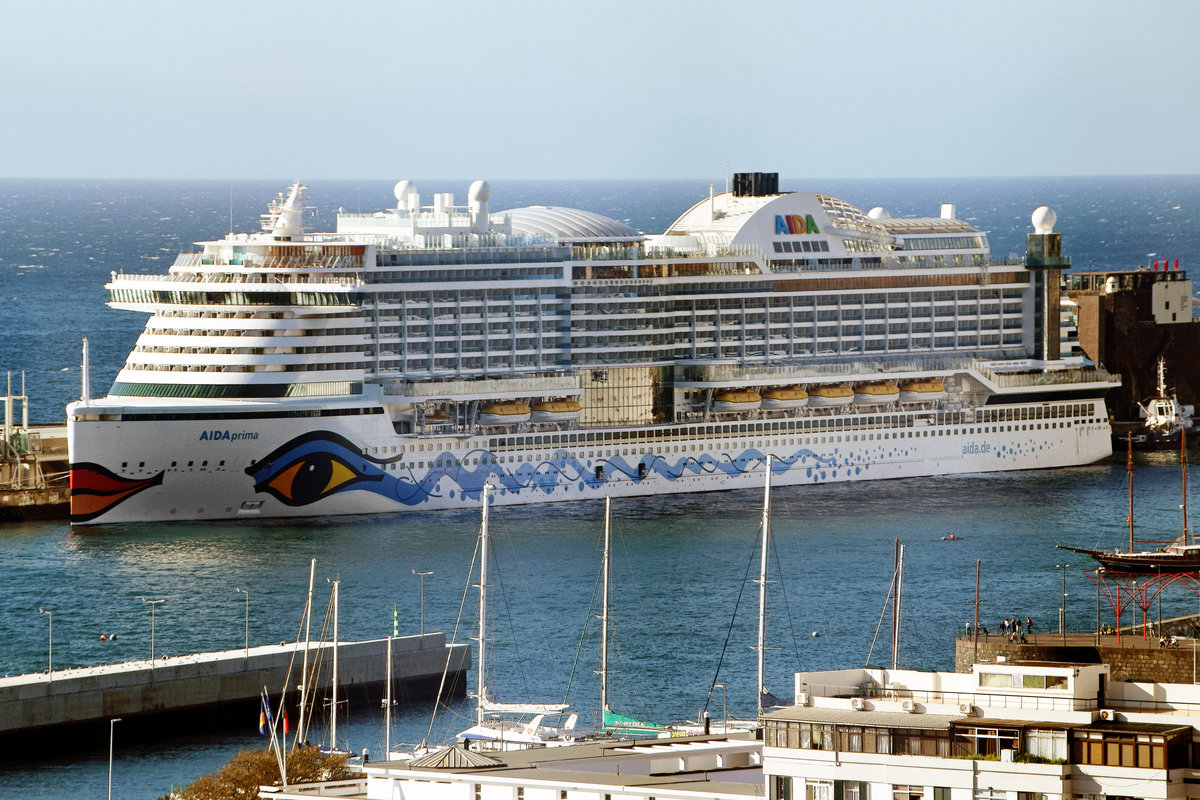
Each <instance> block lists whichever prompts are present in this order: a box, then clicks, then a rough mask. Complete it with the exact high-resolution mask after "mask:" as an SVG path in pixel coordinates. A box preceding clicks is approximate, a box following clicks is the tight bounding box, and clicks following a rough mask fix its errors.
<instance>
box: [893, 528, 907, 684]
mask: <svg viewBox="0 0 1200 800" xmlns="http://www.w3.org/2000/svg"><path fill="white" fill-rule="evenodd" d="M903 589H904V545H903V544H901V543H900V540H899V539H897V540H896V593H895V595H894V596H893V599H892V669H899V656H900V609H901V595H902V593H903Z"/></svg>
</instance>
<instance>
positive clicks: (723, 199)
mask: <svg viewBox="0 0 1200 800" xmlns="http://www.w3.org/2000/svg"><path fill="white" fill-rule="evenodd" d="M304 188H305V187H304V186H303V185H301V184H298V183H297V184H295V185H293V186H291V187H290V188H289V189H288V191H287V192H285V193H283V194H281V195H280V196H279V198H278V199H277V200H276V201H275V202H273V203H272V204H271V205H270V208H269V212H268V213H267V214H266V215H264V217H263V231H262V232H260V233H255V234H230V235H228V236H226V237H225V238H223V239H219V240H215V241H210V242H202V243H199V246H200V250H199V252H193V253H186V254H182V255H180V256H179V257H178V258H177V259H176V261H175V263H174V264H173V265H172V267H171V268H170V270H169V271H168V273H167V274H166V275H130V274H123V273H114V274H113V276H112V280H111V281H110V282H109V283H108V285H107V288H108V290H109V292H110V296H111V300H110V305H112V306H113V307H115V308H122V309H128V310H132V311H139V312H143V313H149V314H150V319H149V321H148V323H147V325H146V328H145V331H144V332H143V333H142V335H141V336H140V337H139V339H138V342H137V344H136V345H135V347H134V349H133V351H132V352H131V353H130V354H129V356H128V358H127V360H126V363H125V365H124V367H123V369H122V370H121V372H120V374H119V375H118V376H117V379H116V381H115V383H114V384H113V387H112V389H111V390H110V391H109V394H108V396H107V397H105V398H103V399H84V400H82V401H80V402H78V403H75V404H72V406H71V407H70V408H69V414H68V416H69V425H70V427H71V464H72V490H73V494H72V518H73V520H74V521H75V522H77V523H84V522H97V523H103V522H118V521H134V520H156V519H204V518H231V517H239V516H243V517H244V516H297V515H327V514H349V513H366V512H378V511H389V510H398V509H404V508H450V507H466V506H473V505H474V504H475V503H477V502H478V500H479V496H480V492H481V491H482V487H483V485H484V483H485V482H488V481H491V482H492V483H493V484H494V485H496V486H497V487H498V491H497V492H496V493H495V502H497V503H526V502H543V501H554V500H571V499H584V498H598V497H602V496H605V495H638V494H659V493H669V492H680V491H706V490H717V489H731V488H739V487H751V486H755V485H759V484H761V470H762V469H763V465H764V464H765V463H766V455H767V454H768V453H769V454H771V455H772V456H773V457H774V458H773V461H772V464H773V467H772V469H773V470H774V471H775V473H776V483H777V484H784V485H786V484H795V483H818V482H824V481H834V480H865V479H878V478H894V477H905V476H917V475H937V474H948V473H961V472H980V471H992V470H1010V469H1028V468H1039V467H1056V466H1066V465H1073V464H1082V463H1089V462H1091V461H1095V460H1097V459H1100V458H1103V457H1105V456H1107V455H1109V454H1110V452H1111V444H1110V443H1109V438H1108V436H1109V426H1108V420H1107V413H1106V411H1105V407H1104V402H1103V395H1104V393H1105V392H1106V391H1107V390H1108V389H1109V388H1111V387H1112V386H1114V385H1116V381H1115V379H1114V378H1113V377H1112V376H1110V375H1109V374H1108V373H1106V372H1105V371H1104V370H1103V369H1101V368H1099V367H1097V366H1096V365H1094V364H1092V363H1090V362H1088V361H1086V360H1085V359H1083V358H1080V357H1074V358H1061V357H1059V350H1058V339H1059V337H1060V333H1059V329H1058V324H1057V321H1058V319H1059V313H1058V310H1057V302H1058V295H1057V289H1058V277H1057V273H1056V272H1054V271H1053V269H1049V270H1048V268H1055V267H1058V266H1061V264H1062V262H1063V261H1065V260H1064V259H1061V258H1059V257H1058V253H1057V249H1056V248H1057V240H1054V241H1053V242H1052V244H1053V248H1050V249H1045V248H1042V246H1041V245H1038V247H1036V248H1035V247H1034V246H1033V245H1032V244H1031V258H1030V262H1029V263H1026V262H1022V261H1020V260H1015V259H993V258H991V256H990V254H989V250H988V245H987V237H986V234H985V233H984V232H983V231H981V230H978V229H977V228H975V227H974V226H972V225H970V224H969V223H967V222H965V221H963V220H959V219H957V218H956V214H955V210H954V208H953V206H950V205H946V206H944V207H943V209H942V213H941V214H940V216H937V217H926V218H903V219H900V218H891V217H890V216H888V214H887V213H886V212H884V211H883V210H882V209H874V210H872V211H871V212H870V213H864V212H863V211H861V210H859V209H857V208H855V207H854V206H852V205H850V204H848V203H846V202H844V201H842V200H839V199H837V198H835V197H832V196H829V195H826V194H821V193H816V192H780V191H779V190H778V180H777V177H776V176H775V175H773V174H769V173H768V174H762V173H754V174H744V175H738V176H736V177H735V180H734V186H733V189H732V191H726V192H721V193H712V194H710V196H709V197H707V198H704V199H703V200H701V201H700V202H698V203H697V204H696V205H695V206H693V207H692V208H691V209H689V210H687V211H686V212H684V213H683V215H681V216H680V217H679V218H678V219H677V220H676V221H675V222H674V223H673V224H672V225H671V226H670V227H668V228H667V229H666V231H664V232H663V233H661V234H657V235H645V234H643V233H640V232H638V231H636V230H634V229H632V228H630V227H629V226H627V225H625V224H623V223H621V222H618V221H616V220H613V219H610V218H608V217H604V216H602V215H599V214H595V213H592V212H588V211H582V210H578V209H570V208H561V207H548V206H530V207H526V208H517V209H512V210H508V211H501V212H493V211H491V210H490V209H489V202H490V195H491V190H490V187H489V186H488V185H487V184H486V183H484V182H482V181H476V182H475V183H474V184H472V185H471V187H470V190H469V192H468V198H467V203H466V205H455V203H454V201H453V198H452V196H450V195H448V194H436V195H434V196H433V198H432V204H430V205H423V204H422V202H421V198H420V196H419V193H418V191H417V188H416V187H415V185H414V184H412V183H411V182H409V181H401V182H400V183H398V184H397V185H396V187H395V196H396V205H395V207H393V208H389V209H386V210H383V211H379V212H375V213H368V214H364V213H344V212H341V213H339V214H338V223H337V230H336V231H335V232H332V233H316V232H310V231H308V230H306V228H305V225H304V222H305V220H306V218H307V214H306V209H305V206H304V200H303V192H304ZM1037 222H1038V220H1036V219H1035V223H1037ZM1044 223H1045V219H1043V220H1042V223H1041V224H1042V225H1043V227H1044ZM1052 224H1053V220H1052V215H1051V218H1050V225H1052ZM1044 234H1046V231H1041V234H1040V235H1041V238H1042V239H1046V235H1044ZM1048 235H1049V236H1050V237H1057V234H1048ZM1037 237H1038V235H1031V237H1030V238H1031V243H1032V242H1033V241H1034V239H1036V238H1037ZM1038 241H1041V239H1039V240H1038ZM1051 250H1053V252H1051ZM1035 251H1036V252H1035ZM1066 263H1069V262H1066ZM1047 303H1052V304H1054V311H1053V312H1051V313H1045V312H1044V311H1043V308H1044V307H1046V304H1047ZM756 472H757V473H758V475H759V477H755V473H756Z"/></svg>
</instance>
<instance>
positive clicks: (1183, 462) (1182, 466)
mask: <svg viewBox="0 0 1200 800" xmlns="http://www.w3.org/2000/svg"><path fill="white" fill-rule="evenodd" d="M1187 466H1188V465H1187V426H1184V427H1182V428H1180V429H1179V471H1180V474H1181V475H1182V477H1183V504H1182V506H1181V507H1182V508H1183V543H1184V544H1191V542H1189V541H1188V516H1187V495H1188V487H1187Z"/></svg>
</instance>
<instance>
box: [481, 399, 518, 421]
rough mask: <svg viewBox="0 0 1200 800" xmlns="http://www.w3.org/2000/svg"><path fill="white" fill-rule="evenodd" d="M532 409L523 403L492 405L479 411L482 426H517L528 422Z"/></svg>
mask: <svg viewBox="0 0 1200 800" xmlns="http://www.w3.org/2000/svg"><path fill="white" fill-rule="evenodd" d="M530 413H531V409H530V408H529V406H527V405H525V404H524V403H521V402H510V403H492V404H490V405H486V406H483V407H482V408H480V409H479V424H480V425H516V424H518V423H521V422H528V421H529V416H530Z"/></svg>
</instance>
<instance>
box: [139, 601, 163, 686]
mask: <svg viewBox="0 0 1200 800" xmlns="http://www.w3.org/2000/svg"><path fill="white" fill-rule="evenodd" d="M142 602H143V603H149V604H150V668H151V669H153V668H154V607H155V606H157V605H158V604H159V603H165V602H167V598H165V597H160V598H159V599H157V600H147V599H146V598H144V597H143V598H142Z"/></svg>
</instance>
